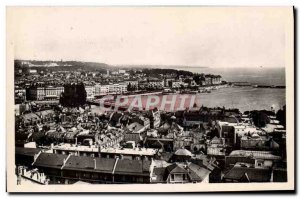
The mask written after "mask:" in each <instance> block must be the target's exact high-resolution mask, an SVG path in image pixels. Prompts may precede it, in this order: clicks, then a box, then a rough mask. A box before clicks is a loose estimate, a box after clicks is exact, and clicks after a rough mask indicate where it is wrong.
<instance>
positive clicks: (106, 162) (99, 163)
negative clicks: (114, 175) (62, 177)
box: [63, 155, 116, 173]
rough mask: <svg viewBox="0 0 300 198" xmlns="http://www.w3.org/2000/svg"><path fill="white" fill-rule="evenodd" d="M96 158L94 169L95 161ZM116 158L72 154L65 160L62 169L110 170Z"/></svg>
mask: <svg viewBox="0 0 300 198" xmlns="http://www.w3.org/2000/svg"><path fill="white" fill-rule="evenodd" d="M94 160H96V169H95V161H94ZM115 162H116V160H115V159H108V158H93V157H85V156H73V155H71V156H70V158H69V159H68V160H67V162H66V164H65V166H64V167H63V169H69V170H83V169H85V170H86V169H90V170H93V171H97V172H110V173H111V172H112V171H113V168H114V165H115Z"/></svg>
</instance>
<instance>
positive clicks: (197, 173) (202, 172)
mask: <svg viewBox="0 0 300 198" xmlns="http://www.w3.org/2000/svg"><path fill="white" fill-rule="evenodd" d="M188 168H189V169H190V171H189V176H190V178H191V180H199V181H202V180H204V179H205V178H206V177H207V175H208V174H209V173H210V171H209V170H208V169H205V168H203V167H200V166H198V165H196V164H194V163H190V164H189V166H188Z"/></svg>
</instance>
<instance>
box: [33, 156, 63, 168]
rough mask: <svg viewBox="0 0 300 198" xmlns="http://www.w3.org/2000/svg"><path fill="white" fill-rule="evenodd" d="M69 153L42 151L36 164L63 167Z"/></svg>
mask: <svg viewBox="0 0 300 198" xmlns="http://www.w3.org/2000/svg"><path fill="white" fill-rule="evenodd" d="M67 157H68V155H62V154H53V153H41V154H40V155H39V156H38V158H37V159H36V161H35V162H34V166H41V167H50V168H61V167H62V165H63V162H64V159H66V158H67Z"/></svg>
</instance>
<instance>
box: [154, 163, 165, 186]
mask: <svg viewBox="0 0 300 198" xmlns="http://www.w3.org/2000/svg"><path fill="white" fill-rule="evenodd" d="M165 172H166V168H165V167H154V169H153V175H155V176H156V179H155V180H153V181H152V182H153V183H164V182H165V180H164V175H165Z"/></svg>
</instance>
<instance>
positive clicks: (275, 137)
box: [6, 6, 295, 192]
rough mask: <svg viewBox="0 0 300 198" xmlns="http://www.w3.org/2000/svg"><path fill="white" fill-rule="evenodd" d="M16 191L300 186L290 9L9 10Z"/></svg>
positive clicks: (11, 183) (10, 157)
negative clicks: (297, 182)
mask: <svg viewBox="0 0 300 198" xmlns="http://www.w3.org/2000/svg"><path fill="white" fill-rule="evenodd" d="M6 13H7V18H6V26H7V72H8V73H7V83H8V85H7V94H8V95H7V133H6V134H7V155H6V156H7V166H6V169H7V189H8V191H9V192H206V191H209V192H217V191H256V190H258V191H263V190H264V191H266V190H294V182H295V181H294V180H295V170H294V168H295V167H294V160H295V159H294V152H295V151H294V148H295V147H294V136H295V134H294V36H293V34H294V9H293V7H266V6H265V7H230V6H228V7H209V6H208V7H201V6H185V7H184V6H173V7H168V6H156V7H155V6H153V7H151V6H128V7H121V6H115V7H111V6H107V7H105V6H104V7H21V6H20V7H13V6H12V7H7V8H6Z"/></svg>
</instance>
